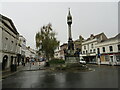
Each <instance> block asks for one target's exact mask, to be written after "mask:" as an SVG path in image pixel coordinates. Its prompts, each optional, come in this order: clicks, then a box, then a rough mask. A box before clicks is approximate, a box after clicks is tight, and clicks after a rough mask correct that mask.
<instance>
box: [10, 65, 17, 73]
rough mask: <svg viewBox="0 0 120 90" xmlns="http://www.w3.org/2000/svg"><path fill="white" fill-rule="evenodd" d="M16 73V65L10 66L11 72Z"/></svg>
mask: <svg viewBox="0 0 120 90" xmlns="http://www.w3.org/2000/svg"><path fill="white" fill-rule="evenodd" d="M15 71H17V65H16V64H12V65H11V72H15Z"/></svg>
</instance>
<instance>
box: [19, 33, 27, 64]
mask: <svg viewBox="0 0 120 90" xmlns="http://www.w3.org/2000/svg"><path fill="white" fill-rule="evenodd" d="M19 45H20V55H19V56H20V62H25V57H26V56H25V52H26V39H25V37H23V36H22V35H19Z"/></svg>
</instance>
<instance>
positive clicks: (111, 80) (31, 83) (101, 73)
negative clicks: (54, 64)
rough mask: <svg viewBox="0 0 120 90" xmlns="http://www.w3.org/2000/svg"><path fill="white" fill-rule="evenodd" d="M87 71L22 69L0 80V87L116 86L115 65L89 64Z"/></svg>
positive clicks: (116, 69) (116, 72) (116, 73)
mask: <svg viewBox="0 0 120 90" xmlns="http://www.w3.org/2000/svg"><path fill="white" fill-rule="evenodd" d="M89 67H91V68H93V69H95V70H94V71H89V72H51V71H46V70H35V71H34V70H33V71H29V70H23V71H21V72H18V73H16V74H14V75H12V76H9V77H7V78H5V79H3V80H2V88H118V85H119V84H118V76H119V74H118V69H119V70H120V67H118V66H117V67H116V66H97V65H89Z"/></svg>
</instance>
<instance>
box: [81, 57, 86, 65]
mask: <svg viewBox="0 0 120 90" xmlns="http://www.w3.org/2000/svg"><path fill="white" fill-rule="evenodd" d="M79 62H80V64H84V65H85V64H86V61H85V60H84V59H83V57H80V61H79Z"/></svg>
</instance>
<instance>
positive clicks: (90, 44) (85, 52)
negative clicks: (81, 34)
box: [80, 33, 107, 63]
mask: <svg viewBox="0 0 120 90" xmlns="http://www.w3.org/2000/svg"><path fill="white" fill-rule="evenodd" d="M105 40H107V37H106V35H105V34H104V33H100V34H98V35H93V34H91V36H90V37H89V38H88V39H86V40H83V41H82V53H81V55H80V56H82V57H83V58H84V59H85V61H86V62H88V63H97V58H96V56H97V54H98V52H97V49H96V47H95V46H96V44H97V43H101V42H103V41H105Z"/></svg>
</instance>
